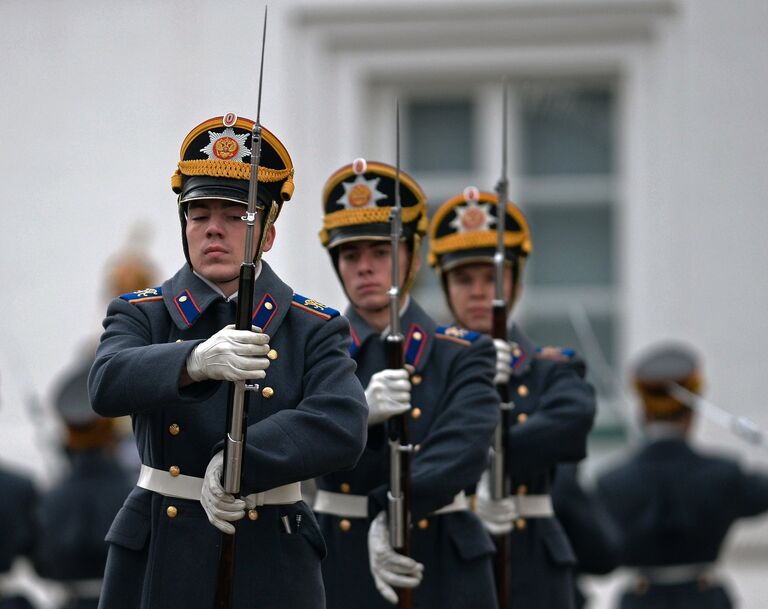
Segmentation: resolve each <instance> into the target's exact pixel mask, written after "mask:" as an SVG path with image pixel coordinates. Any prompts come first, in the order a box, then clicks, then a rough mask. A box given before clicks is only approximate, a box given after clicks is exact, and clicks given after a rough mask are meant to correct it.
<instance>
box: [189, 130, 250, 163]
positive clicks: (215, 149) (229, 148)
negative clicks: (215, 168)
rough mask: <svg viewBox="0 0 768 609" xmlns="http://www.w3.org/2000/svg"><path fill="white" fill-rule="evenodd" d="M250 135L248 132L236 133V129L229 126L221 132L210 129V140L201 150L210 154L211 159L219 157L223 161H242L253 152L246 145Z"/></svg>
mask: <svg viewBox="0 0 768 609" xmlns="http://www.w3.org/2000/svg"><path fill="white" fill-rule="evenodd" d="M248 135H249V134H248V133H240V134H238V133H235V130H234V129H232V128H231V127H227V128H226V129H224V131H221V132H219V133H217V132H215V131H209V132H208V137H209V138H210V142H209V143H208V145H207V146H206V147H205V148H201V149H200V152H203V153H205V154H206V155H208V159H209V160H215V159H219V160H221V161H239V162H241V163H242V162H243V157H245V156H248V155H250V154H251V151H250V150H249V149H248V148H247V147H246V145H245V140H246V139H247V138H248Z"/></svg>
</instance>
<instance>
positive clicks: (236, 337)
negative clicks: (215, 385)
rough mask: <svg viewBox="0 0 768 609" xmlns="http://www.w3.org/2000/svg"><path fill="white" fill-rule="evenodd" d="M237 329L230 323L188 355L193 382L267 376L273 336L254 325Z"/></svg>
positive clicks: (188, 364) (189, 371)
mask: <svg viewBox="0 0 768 609" xmlns="http://www.w3.org/2000/svg"><path fill="white" fill-rule="evenodd" d="M252 328H253V331H251V330H235V326H234V325H229V326H226V327H224V328H222V329H221V330H219V331H218V332H216V334H214V335H213V336H211V337H210V338H209V339H208V340H206V341H205V342H203V343H200V344H199V345H197V347H195V348H194V349H193V350H192V352H191V353H190V354H189V355H188V356H187V373H188V374H189V377H190V378H191V379H192V380H193V381H203V380H205V379H214V380H217V381H246V380H248V379H263V378H264V377H265V376H266V375H267V373H266V372H264V371H265V370H266V369H267V367H268V366H269V360H268V359H267V358H266V357H265V356H266V354H267V352H268V351H269V336H268V335H267V334H262V333H261V329H260V328H257V327H256V326H252Z"/></svg>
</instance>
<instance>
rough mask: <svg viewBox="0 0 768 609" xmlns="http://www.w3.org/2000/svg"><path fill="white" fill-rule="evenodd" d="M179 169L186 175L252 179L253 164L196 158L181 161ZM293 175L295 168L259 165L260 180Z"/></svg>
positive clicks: (282, 178)
mask: <svg viewBox="0 0 768 609" xmlns="http://www.w3.org/2000/svg"><path fill="white" fill-rule="evenodd" d="M179 170H180V171H181V173H182V175H185V176H213V177H217V178H233V179H235V180H250V179H251V166H250V164H248V163H241V162H239V161H222V160H218V159H216V160H207V159H205V160H196V161H179ZM292 175H293V168H290V169H270V168H269V167H262V166H261V165H259V182H279V181H280V180H285V179H286V178H288V177H290V176H292Z"/></svg>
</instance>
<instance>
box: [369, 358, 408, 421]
mask: <svg viewBox="0 0 768 609" xmlns="http://www.w3.org/2000/svg"><path fill="white" fill-rule="evenodd" d="M365 399H366V401H367V402H368V425H376V424H377V423H383V422H384V421H386V420H387V419H388V418H389V417H393V416H395V415H398V414H402V413H404V412H405V411H406V410H408V409H409V408H410V407H411V381H409V380H408V371H407V370H405V369H404V368H399V369H392V368H389V369H387V370H381V371H380V372H377V373H376V374H374V375H373V376H372V377H371V380H370V382H369V383H368V387H367V388H366V390H365Z"/></svg>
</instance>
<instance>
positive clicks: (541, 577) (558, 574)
mask: <svg viewBox="0 0 768 609" xmlns="http://www.w3.org/2000/svg"><path fill="white" fill-rule="evenodd" d="M497 218H498V205H497V197H496V195H493V194H490V193H484V192H478V191H477V189H474V188H468V189H466V190H465V192H464V193H463V194H461V195H458V196H456V197H453V198H451V199H449V200H448V201H446V202H445V203H444V204H443V205H442V206H441V207H440V208H439V209H438V210H437V212H435V215H434V217H433V218H432V221H431V224H430V252H429V263H430V264H431V265H432V266H433V267H435V268H436V270H437V272H438V274H439V277H440V280H441V282H442V286H443V290H444V292H445V295H446V297H447V300H448V306H449V307H450V309H451V311H452V312H453V314H454V316H455V319H456V323H457V324H458V325H459V326H461V327H463V328H466V329H467V330H469V331H474V332H481V333H483V334H490V333H491V330H492V319H493V316H492V301H493V298H494V291H495V269H494V265H493V256H494V253H495V248H496V240H497V233H496V222H497ZM503 218H504V222H505V224H504V226H505V229H504V230H505V234H504V243H505V254H506V261H505V263H506V264H505V269H506V270H508V272H507V273H505V275H504V277H503V280H504V288H503V289H504V297H505V298H504V300H505V303H506V305H507V308H508V314H509V313H510V312H511V311H512V308H513V306H514V303H515V302H516V301H517V299H518V298H519V296H520V293H521V290H522V274H523V268H524V265H525V261H526V259H527V257H528V255H529V254H530V252H531V249H532V244H531V236H530V232H529V229H528V223H527V221H526V219H525V217H524V216H523V214H522V212H521V211H520V209H518V208H517V207H516V206H515V205H514V204H512V203H511V202H508V203H507V204H506V208H505V213H504V215H503ZM494 344H495V345H496V349H497V358H496V361H497V367H499V368H501V369H504V368H506V369H508V372H509V373H511V376H510V377H509V382H508V385H509V395H510V397H511V400H512V403H513V409H512V412H511V414H512V416H511V421H512V423H511V426H510V427H509V429H507V430H504V433H506V434H508V440H509V452H508V454H507V455H506V456H505V463H506V468H507V471H508V472H509V476H510V488H511V490H512V493H513V496H512V497H511V498H505V499H500V500H494V499H492V498H491V492H490V489H489V482H488V477H487V476H483V479H482V480H481V482H480V484H479V486H478V489H477V507H476V509H477V513H478V515H479V516H480V518H482V519H483V522H484V524H485V525H486V527H487V528H488V530H489V531H490V532H491V533H493V534H494V535H504V534H507V533H510V532H511V539H510V545H509V547H510V558H509V563H510V564H509V569H510V570H511V573H510V575H511V578H510V588H509V606H510V607H518V608H520V607H524V608H525V609H561V608H570V607H573V577H572V569H573V567H574V565H575V563H576V557H575V556H574V553H573V550H572V548H571V545H570V543H569V542H568V538H567V537H566V535H565V533H564V532H563V529H562V527H561V526H560V523H559V522H558V519H557V517H556V515H555V512H554V510H553V507H552V500H551V497H550V495H549V493H550V488H551V482H552V477H553V475H554V472H555V468H556V467H557V466H558V465H559V464H561V463H564V462H576V461H579V460H581V459H583V458H584V457H585V456H586V449H587V445H586V440H587V434H588V433H589V430H590V429H591V427H592V421H593V418H594V415H595V396H594V390H593V389H592V387H591V386H590V385H589V384H588V383H587V382H586V381H585V380H584V379H583V364H580V363H578V362H575V361H573V358H572V354H571V353H570V352H568V351H565V350H561V349H558V348H554V347H548V348H546V349H544V350H541V351H537V349H536V348H535V346H534V345H533V344H532V343H531V341H530V340H529V339H528V337H527V336H526V335H525V334H523V332H522V330H521V329H520V328H519V326H518V325H517V324H515V325H513V326H512V328H511V329H510V330H509V339H508V341H504V340H501V339H497V340H494ZM501 369H499V370H497V374H498V373H500V372H502V370H501ZM504 609H506V608H504Z"/></svg>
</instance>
